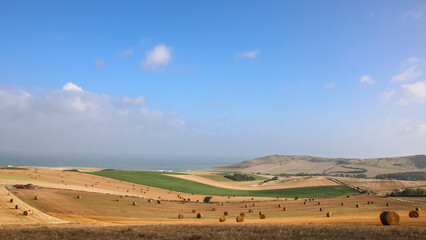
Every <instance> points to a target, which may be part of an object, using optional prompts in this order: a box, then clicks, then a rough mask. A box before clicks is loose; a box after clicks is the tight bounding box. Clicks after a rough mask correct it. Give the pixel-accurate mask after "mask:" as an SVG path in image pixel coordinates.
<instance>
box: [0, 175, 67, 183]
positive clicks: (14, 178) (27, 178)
mask: <svg viewBox="0 0 426 240" xmlns="http://www.w3.org/2000/svg"><path fill="white" fill-rule="evenodd" d="M0 179H12V180H24V181H38V182H50V183H59V184H63V183H60V182H53V181H48V180H43V179H35V178H29V177H21V176H15V175H7V174H0Z"/></svg>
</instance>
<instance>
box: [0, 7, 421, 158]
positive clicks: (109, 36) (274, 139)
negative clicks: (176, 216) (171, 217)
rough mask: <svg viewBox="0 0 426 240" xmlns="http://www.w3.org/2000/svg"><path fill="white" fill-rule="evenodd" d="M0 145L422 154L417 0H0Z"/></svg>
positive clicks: (178, 152) (41, 149)
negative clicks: (123, 0) (124, 0)
mask: <svg viewBox="0 0 426 240" xmlns="http://www.w3.org/2000/svg"><path fill="white" fill-rule="evenodd" d="M0 29H1V38H0V151H28V152H37V151H39V152H46V151H57V152H62V153H93V152H94V153H97V152H102V153H115V154H120V153H132V154H151V155H161V154H170V155H173V154H176V155H192V154H194V155H203V156H215V155H218V156H244V157H257V156H263V155H268V154H275V153H278V154H306V155H316V156H330V157H380V156H398V155H411V154H425V153H426V78H425V73H426V44H425V43H426V3H425V2H424V1H126V2H122V1H67V2H65V1H0Z"/></svg>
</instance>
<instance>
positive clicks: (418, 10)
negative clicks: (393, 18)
mask: <svg viewBox="0 0 426 240" xmlns="http://www.w3.org/2000/svg"><path fill="white" fill-rule="evenodd" d="M423 15H424V6H422V5H417V6H416V7H414V8H413V9H411V10H408V11H406V12H404V13H403V14H402V17H404V18H411V19H422V18H423Z"/></svg>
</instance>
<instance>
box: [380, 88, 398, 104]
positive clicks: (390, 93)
mask: <svg viewBox="0 0 426 240" xmlns="http://www.w3.org/2000/svg"><path fill="white" fill-rule="evenodd" d="M395 94H396V90H395V89H394V90H391V91H384V92H382V93H380V94H379V98H380V99H382V100H383V101H384V102H387V101H389V100H390V99H391V98H392V97H394V96H395Z"/></svg>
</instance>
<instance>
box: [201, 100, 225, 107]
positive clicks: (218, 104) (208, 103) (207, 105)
mask: <svg viewBox="0 0 426 240" xmlns="http://www.w3.org/2000/svg"><path fill="white" fill-rule="evenodd" d="M223 104H225V103H224V102H223V101H217V102H215V101H208V102H205V103H204V106H205V107H216V106H220V105H223Z"/></svg>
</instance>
